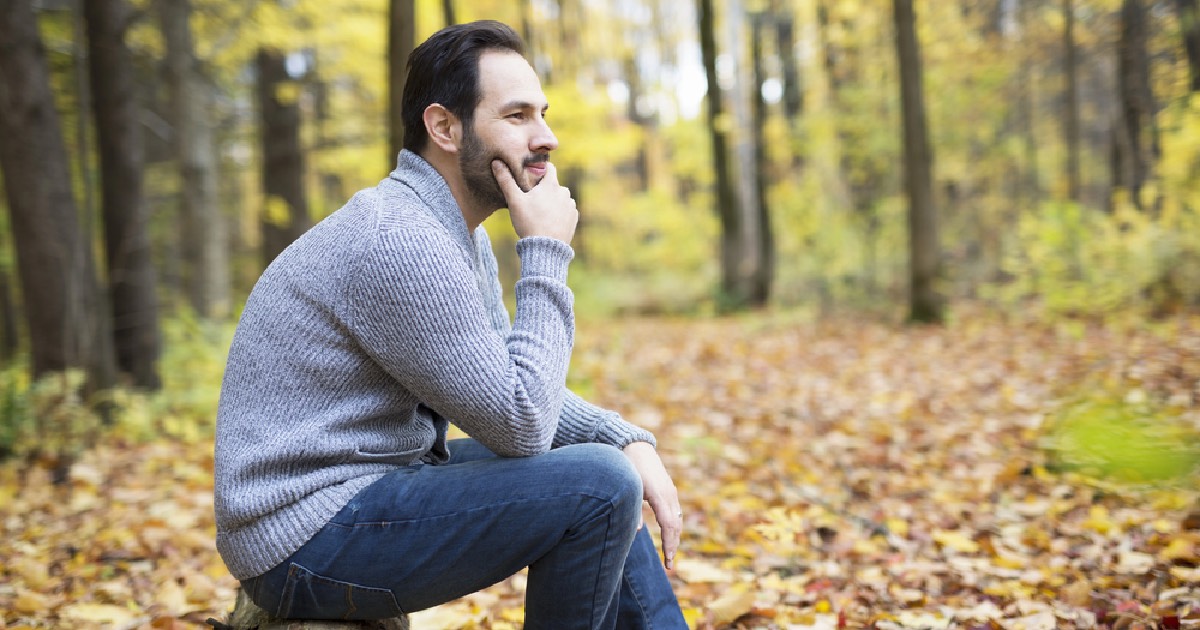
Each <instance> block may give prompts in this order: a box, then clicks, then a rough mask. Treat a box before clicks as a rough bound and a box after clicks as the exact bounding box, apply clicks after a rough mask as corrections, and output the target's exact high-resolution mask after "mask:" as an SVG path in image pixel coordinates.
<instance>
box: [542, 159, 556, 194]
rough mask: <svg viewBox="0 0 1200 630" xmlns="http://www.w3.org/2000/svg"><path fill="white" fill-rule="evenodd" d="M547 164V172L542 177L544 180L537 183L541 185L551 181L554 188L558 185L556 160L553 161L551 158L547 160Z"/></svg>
mask: <svg viewBox="0 0 1200 630" xmlns="http://www.w3.org/2000/svg"><path fill="white" fill-rule="evenodd" d="M545 164H546V174H545V176H543V177H542V181H540V182H538V183H537V185H538V186H541V185H542V183H543V182H550V187H552V188H553V187H555V186H558V167H557V166H555V165H554V162H551V161H550V160H546V162H545Z"/></svg>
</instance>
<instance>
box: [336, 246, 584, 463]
mask: <svg viewBox="0 0 1200 630" xmlns="http://www.w3.org/2000/svg"><path fill="white" fill-rule="evenodd" d="M517 254H518V256H519V257H520V259H521V276H520V279H519V280H518V281H517V285H516V296H517V313H516V321H515V322H514V324H513V326H512V329H511V330H510V331H509V333H508V334H507V335H506V336H503V337H502V336H498V335H496V333H495V331H494V330H493V328H492V325H491V322H490V319H489V314H488V313H487V312H486V309H485V308H484V306H483V303H482V300H481V299H480V294H479V288H478V285H477V284H476V282H475V279H474V275H473V272H472V270H471V268H470V265H469V262H468V260H467V257H466V256H465V255H464V252H463V251H462V250H461V248H460V247H458V246H457V245H456V244H455V243H454V242H453V241H452V240H451V239H450V237H449V235H447V234H446V233H444V232H442V231H439V230H430V229H428V227H427V226H416V227H414V228H412V229H396V230H390V231H384V232H382V233H380V234H379V235H378V236H377V242H375V243H374V244H373V245H372V246H371V247H370V248H369V249H368V253H367V254H366V256H365V258H364V260H363V263H362V265H361V266H360V269H359V273H358V274H357V276H356V278H355V280H356V285H355V291H354V294H353V305H352V310H351V312H352V313H353V317H352V318H351V321H350V325H351V326H352V328H353V329H354V332H355V334H356V335H357V336H358V338H359V340H360V343H362V345H363V346H364V348H365V349H366V350H367V352H369V353H370V354H371V355H372V357H373V358H374V359H375V361H377V362H378V363H379V364H380V365H381V366H383V368H384V369H385V370H387V372H388V373H389V374H390V375H391V376H392V377H393V378H395V379H396V380H397V381H398V382H399V383H400V384H401V385H402V386H403V387H405V388H406V389H407V390H408V391H410V392H412V394H413V395H414V396H416V397H417V398H418V399H419V400H420V401H421V402H422V403H423V404H425V405H426V406H427V407H429V408H430V409H432V410H433V411H435V412H437V413H438V414H440V415H442V416H443V417H445V418H447V419H449V420H450V421H451V422H454V423H455V424H457V425H458V426H459V427H460V428H462V429H463V430H464V431H466V432H467V434H468V435H470V436H472V437H474V438H475V439H477V440H479V441H480V442H481V443H482V444H483V445H485V446H487V447H488V448H489V449H491V450H492V451H493V452H495V453H496V454H498V455H502V456H510V457H515V456H526V455H535V454H537V453H541V452H544V451H546V450H548V449H549V448H550V446H551V443H552V440H553V437H554V435H555V433H556V431H557V428H558V422H559V417H560V415H561V413H562V406H563V397H564V390H565V382H566V374H567V367H568V364H569V363H570V356H571V345H572V343H573V337H574V326H575V323H574V314H573V311H572V308H573V299H574V298H573V296H572V294H571V291H570V289H569V288H568V287H567V285H566V275H567V266H568V264H569V262H570V260H571V258H572V257H573V255H574V253H573V251H572V250H571V248H570V246H569V245H567V244H566V243H563V242H561V241H557V240H554V239H549V238H527V239H522V240H521V241H520V242H518V243H517Z"/></svg>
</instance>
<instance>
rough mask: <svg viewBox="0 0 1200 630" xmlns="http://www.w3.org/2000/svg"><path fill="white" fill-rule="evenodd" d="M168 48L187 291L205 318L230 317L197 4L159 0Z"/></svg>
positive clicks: (223, 224)
mask: <svg viewBox="0 0 1200 630" xmlns="http://www.w3.org/2000/svg"><path fill="white" fill-rule="evenodd" d="M157 4H158V7H157V8H158V11H159V19H160V23H161V26H162V32H163V41H164V42H165V44H166V64H165V65H166V75H167V88H168V90H169V92H170V99H171V123H172V126H173V128H174V138H173V139H174V144H175V154H176V156H177V159H178V160H179V176H180V177H179V182H180V221H179V242H180V250H181V251H182V258H183V264H182V265H181V267H182V272H183V274H182V275H183V279H184V290H185V292H186V295H187V299H188V303H189V304H191V306H192V308H193V309H194V310H195V311H196V313H198V314H199V315H200V316H201V317H224V316H226V315H228V314H229V307H230V295H229V294H230V278H229V264H228V262H227V261H228V260H229V237H228V231H227V229H226V221H225V217H224V216H222V214H221V210H220V204H219V203H218V199H217V151H216V142H215V139H214V136H215V129H214V127H213V123H212V121H211V120H210V119H209V112H210V111H211V108H212V93H211V92H210V90H209V88H208V87H206V86H205V85H204V82H203V81H202V77H201V75H200V73H199V71H198V68H197V64H198V61H197V59H196V53H195V47H194V45H193V43H192V29H191V26H190V20H191V13H192V6H191V0H158V2H157Z"/></svg>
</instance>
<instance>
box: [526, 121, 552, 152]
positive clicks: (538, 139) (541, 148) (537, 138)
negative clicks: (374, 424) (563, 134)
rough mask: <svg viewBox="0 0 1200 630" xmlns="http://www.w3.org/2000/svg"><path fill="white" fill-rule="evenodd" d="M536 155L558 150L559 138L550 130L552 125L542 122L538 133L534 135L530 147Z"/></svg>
mask: <svg viewBox="0 0 1200 630" xmlns="http://www.w3.org/2000/svg"><path fill="white" fill-rule="evenodd" d="M529 148H530V149H531V150H532V151H533V152H534V153H539V152H549V151H553V150H555V149H557V148H558V138H556V137H554V132H553V131H551V130H550V125H548V124H546V121H545V120H542V121H541V123H540V124H539V125H538V130H537V133H536V134H534V136H533V138H532V140H531V142H530V147H529Z"/></svg>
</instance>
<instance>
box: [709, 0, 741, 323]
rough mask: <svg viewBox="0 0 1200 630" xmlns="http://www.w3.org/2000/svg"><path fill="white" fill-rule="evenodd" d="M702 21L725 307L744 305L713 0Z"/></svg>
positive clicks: (736, 207)
mask: <svg viewBox="0 0 1200 630" xmlns="http://www.w3.org/2000/svg"><path fill="white" fill-rule="evenodd" d="M698 8H699V11H698V14H699V22H700V54H701V57H702V58H703V61H704V75H705V78H706V79H707V81H708V90H707V94H706V99H707V103H708V130H709V138H710V140H711V142H712V161H713V172H714V173H715V176H716V180H717V181H716V199H715V202H716V206H717V208H716V209H717V216H718V217H719V218H720V221H721V294H722V300H723V301H724V302H726V304H724V305H723V306H726V307H729V308H734V309H736V308H741V307H743V306H744V305H745V304H746V303H747V302H748V299H749V296H748V295H747V294H746V291H745V287H744V286H743V285H742V282H741V276H740V274H739V273H738V271H739V269H740V263H741V260H742V257H743V255H744V252H743V251H742V238H741V235H742V232H743V229H744V226H743V225H742V221H743V218H744V217H743V215H742V212H741V208H740V205H739V203H738V198H737V193H736V191H735V190H734V186H733V176H732V174H731V173H730V165H729V144H728V140H727V138H726V132H725V130H724V128H723V125H724V124H726V123H725V121H724V119H725V106H724V103H723V101H722V99H721V86H720V83H718V82H717V41H716V33H715V28H714V25H713V22H714V14H713V0H698Z"/></svg>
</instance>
